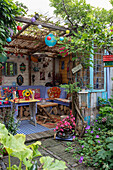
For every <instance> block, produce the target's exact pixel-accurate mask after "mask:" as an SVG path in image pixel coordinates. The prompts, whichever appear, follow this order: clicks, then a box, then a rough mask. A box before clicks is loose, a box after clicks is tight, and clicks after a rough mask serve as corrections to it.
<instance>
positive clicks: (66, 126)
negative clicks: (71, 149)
mask: <svg viewBox="0 0 113 170" xmlns="http://www.w3.org/2000/svg"><path fill="white" fill-rule="evenodd" d="M75 127H76V124H75V117H74V116H73V114H72V111H70V115H69V116H67V117H65V118H64V119H63V120H61V121H60V122H58V123H57V126H56V128H55V129H54V131H55V132H56V134H55V135H56V136H57V137H60V138H70V137H72V136H73V135H74V133H75Z"/></svg>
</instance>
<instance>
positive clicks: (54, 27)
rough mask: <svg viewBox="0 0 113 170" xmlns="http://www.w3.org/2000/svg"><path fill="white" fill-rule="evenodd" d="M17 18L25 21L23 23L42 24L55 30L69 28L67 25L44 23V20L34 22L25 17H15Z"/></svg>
mask: <svg viewBox="0 0 113 170" xmlns="http://www.w3.org/2000/svg"><path fill="white" fill-rule="evenodd" d="M15 20H16V21H18V22H23V23H26V24H30V25H42V27H46V28H50V29H53V30H60V31H66V30H67V28H65V27H59V26H55V25H52V24H47V23H43V22H40V21H35V22H32V21H31V19H29V18H25V17H15Z"/></svg>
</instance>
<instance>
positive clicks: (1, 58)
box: [0, 53, 7, 63]
mask: <svg viewBox="0 0 113 170" xmlns="http://www.w3.org/2000/svg"><path fill="white" fill-rule="evenodd" d="M6 60H7V56H5V55H4V54H1V53H0V62H1V63H5V62H6Z"/></svg>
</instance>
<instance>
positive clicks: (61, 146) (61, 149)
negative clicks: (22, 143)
mask: <svg viewBox="0 0 113 170" xmlns="http://www.w3.org/2000/svg"><path fill="white" fill-rule="evenodd" d="M42 136H43V135H42ZM38 141H41V143H42V145H41V146H39V151H40V152H41V154H42V156H50V157H52V158H55V159H58V160H62V161H65V162H66V165H67V169H66V170H94V168H91V167H86V166H85V165H84V164H80V163H78V162H76V159H75V158H74V157H73V156H72V155H73V152H74V150H71V151H69V152H67V151H65V149H66V148H67V147H68V146H67V142H68V141H62V140H56V139H54V138H53V136H51V137H48V138H43V137H42V138H40V139H39V140H38ZM31 143H34V141H31V142H30V141H29V142H27V143H26V144H27V145H28V144H31ZM72 145H74V146H75V147H77V143H76V141H73V142H72ZM36 160H38V165H40V163H39V157H37V158H36ZM4 162H5V164H7V163H8V157H5V158H4ZM13 163H14V164H18V160H17V159H16V158H12V164H13ZM23 169H25V167H24V166H23Z"/></svg>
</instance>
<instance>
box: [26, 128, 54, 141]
mask: <svg viewBox="0 0 113 170" xmlns="http://www.w3.org/2000/svg"><path fill="white" fill-rule="evenodd" d="M53 136H54V130H48V131H44V132H39V133H32V134H29V135H26V142H32V141H36V140H40V139H42V138H49V137H53Z"/></svg>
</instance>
